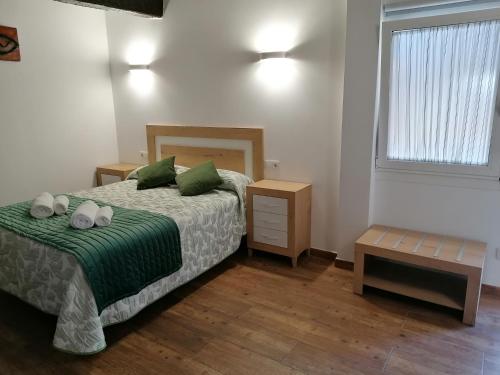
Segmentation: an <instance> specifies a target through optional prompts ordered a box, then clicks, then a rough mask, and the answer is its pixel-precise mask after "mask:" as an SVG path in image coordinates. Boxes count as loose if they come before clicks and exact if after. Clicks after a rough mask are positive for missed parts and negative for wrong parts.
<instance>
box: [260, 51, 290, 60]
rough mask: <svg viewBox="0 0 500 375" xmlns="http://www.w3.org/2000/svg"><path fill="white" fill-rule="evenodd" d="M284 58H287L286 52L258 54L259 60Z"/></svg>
mask: <svg viewBox="0 0 500 375" xmlns="http://www.w3.org/2000/svg"><path fill="white" fill-rule="evenodd" d="M286 58H288V52H262V53H261V54H260V59H261V60H267V59H286Z"/></svg>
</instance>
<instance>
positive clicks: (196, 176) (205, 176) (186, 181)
mask: <svg viewBox="0 0 500 375" xmlns="http://www.w3.org/2000/svg"><path fill="white" fill-rule="evenodd" d="M175 181H176V182H177V185H178V186H179V190H180V192H181V195H189V196H191V195H199V194H203V193H206V192H207V191H210V190H212V189H214V188H216V187H217V186H219V185H220V184H222V182H223V181H222V179H221V178H220V176H219V174H218V173H217V169H215V165H214V163H213V162H212V161H211V160H210V161H207V162H205V163H202V164H200V165H197V166H196V167H193V168H191V169H189V170H187V171H186V172H183V173H181V174H178V175H177V177H176V178H175Z"/></svg>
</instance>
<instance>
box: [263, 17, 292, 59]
mask: <svg viewBox="0 0 500 375" xmlns="http://www.w3.org/2000/svg"><path fill="white" fill-rule="evenodd" d="M296 45H297V28H296V27H295V26H293V25H291V24H274V25H269V26H266V27H264V28H262V30H261V31H260V32H259V33H258V34H257V37H256V38H255V49H256V51H258V52H259V53H264V52H276V51H280V52H288V51H290V50H291V49H292V48H294V47H295V46H296Z"/></svg>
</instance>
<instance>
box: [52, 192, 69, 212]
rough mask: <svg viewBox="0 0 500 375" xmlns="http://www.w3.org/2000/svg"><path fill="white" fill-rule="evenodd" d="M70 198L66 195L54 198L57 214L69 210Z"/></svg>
mask: <svg viewBox="0 0 500 375" xmlns="http://www.w3.org/2000/svg"><path fill="white" fill-rule="evenodd" d="M68 206H69V199H68V197H67V196H65V195H59V196H57V197H55V198H54V212H55V213H56V215H59V216H61V215H64V214H66V212H67V211H68Z"/></svg>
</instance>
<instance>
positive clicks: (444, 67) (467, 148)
mask: <svg viewBox="0 0 500 375" xmlns="http://www.w3.org/2000/svg"><path fill="white" fill-rule="evenodd" d="M499 38H500V21H483V22H474V23H467V24H458V25H449V26H438V27H429V28H421V29H413V30H404V31H395V32H393V36H392V47H391V73H390V92H389V123H388V137H387V159H389V160H401V161H414V162H428V163H451V164H465V165H487V164H488V158H489V150H490V140H491V133H492V125H493V118H494V113H495V103H496V91H497V90H496V86H497V77H498V55H499V46H500V39H499Z"/></svg>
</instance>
